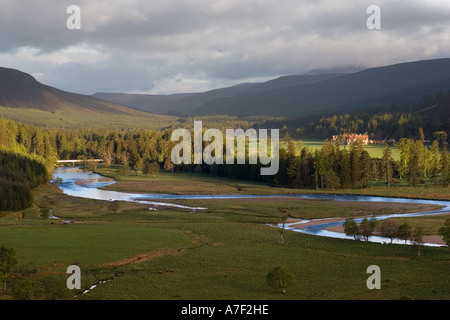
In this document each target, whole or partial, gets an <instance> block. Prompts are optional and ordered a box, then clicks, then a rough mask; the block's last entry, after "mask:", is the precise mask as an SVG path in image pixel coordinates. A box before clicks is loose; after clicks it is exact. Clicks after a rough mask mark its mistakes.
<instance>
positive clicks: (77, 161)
mask: <svg viewBox="0 0 450 320" xmlns="http://www.w3.org/2000/svg"><path fill="white" fill-rule="evenodd" d="M86 162H97V163H102V162H104V160H103V159H85V160H80V159H77V160H58V161H56V163H57V164H72V166H75V164H84V163H86Z"/></svg>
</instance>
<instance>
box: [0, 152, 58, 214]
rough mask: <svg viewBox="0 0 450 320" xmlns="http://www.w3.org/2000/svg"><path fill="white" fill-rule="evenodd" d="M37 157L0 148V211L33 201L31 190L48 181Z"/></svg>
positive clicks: (12, 209) (41, 162)
mask: <svg viewBox="0 0 450 320" xmlns="http://www.w3.org/2000/svg"><path fill="white" fill-rule="evenodd" d="M49 177H50V176H49V173H48V171H47V168H46V166H45V164H44V163H43V161H41V159H39V157H32V156H26V155H23V154H18V153H14V152H12V151H7V150H6V148H4V147H2V149H0V211H5V210H11V211H17V210H22V209H25V208H27V207H29V206H30V205H31V204H32V202H33V196H32V193H31V190H32V189H34V188H36V187H38V186H39V185H41V184H44V183H46V182H48V181H49Z"/></svg>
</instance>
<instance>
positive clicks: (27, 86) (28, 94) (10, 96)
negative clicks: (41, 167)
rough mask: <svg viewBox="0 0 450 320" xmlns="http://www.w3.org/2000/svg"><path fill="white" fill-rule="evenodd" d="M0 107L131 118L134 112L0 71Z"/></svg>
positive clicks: (0, 69) (6, 70) (13, 73)
mask: <svg viewBox="0 0 450 320" xmlns="http://www.w3.org/2000/svg"><path fill="white" fill-rule="evenodd" d="M0 106H1V107H8V108H20V109H38V110H41V111H47V112H55V111H58V110H60V111H65V112H67V113H73V114H82V113H101V114H105V113H106V114H114V115H131V114H134V113H135V112H136V111H137V110H133V109H131V108H129V107H125V106H122V105H118V104H115V103H111V102H108V101H104V100H100V99H96V98H93V97H90V96H86V95H81V94H76V93H71V92H66V91H62V90H59V89H56V88H53V87H50V86H47V85H44V84H42V83H40V82H39V81H37V80H36V79H35V78H34V77H32V76H31V75H29V74H27V73H24V72H22V71H19V70H15V69H9V68H1V67H0Z"/></svg>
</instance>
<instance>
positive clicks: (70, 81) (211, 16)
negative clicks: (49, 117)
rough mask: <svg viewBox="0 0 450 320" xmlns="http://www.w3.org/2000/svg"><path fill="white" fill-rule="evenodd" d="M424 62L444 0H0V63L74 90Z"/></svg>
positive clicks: (154, 89)
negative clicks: (75, 24) (72, 8)
mask: <svg viewBox="0 0 450 320" xmlns="http://www.w3.org/2000/svg"><path fill="white" fill-rule="evenodd" d="M71 5H76V6H78V8H79V9H80V14H79V16H78V15H76V13H75V12H73V11H69V13H68V11H67V9H68V8H69V6H71ZM371 5H376V6H378V8H379V9H380V12H379V16H378V15H376V13H375V12H374V11H370V12H369V13H368V12H367V9H368V8H369V6H371ZM77 17H79V18H80V19H79V20H74V19H76V18H77ZM378 18H379V19H378ZM368 20H369V21H370V22H372V23H375V22H376V23H378V24H379V25H380V27H381V29H372V28H371V29H369V28H368V25H367V22H368ZM68 21H69V25H72V24H71V23H73V22H76V21H79V27H80V28H79V29H73V28H69V27H68ZM436 58H450V1H449V0H426V1H424V0H420V1H419V0H395V1H394V0H327V1H325V0H314V1H312V0H145V1H144V0H124V1H119V0H90V1H87V0H57V1H55V0H39V1H37V0H34V1H31V0H0V66H1V67H6V68H13V69H18V70H21V71H23V72H26V73H29V74H31V75H33V76H34V77H35V78H36V79H37V80H38V81H40V82H42V83H44V84H47V85H51V86H54V87H56V88H59V89H62V90H66V91H71V92H77V93H82V94H93V93H96V92H125V93H148V94H172V93H185V92H203V91H208V90H212V89H216V88H220V87H226V86H231V85H236V84H240V83H245V82H262V81H267V80H270V79H274V78H277V77H279V76H283V75H292V74H304V73H307V72H309V71H311V70H318V69H319V70H336V69H337V70H339V69H342V68H348V67H351V68H355V67H356V68H371V67H377V66H384V65H391V64H396V63H402V62H410V61H417V60H427V59H436Z"/></svg>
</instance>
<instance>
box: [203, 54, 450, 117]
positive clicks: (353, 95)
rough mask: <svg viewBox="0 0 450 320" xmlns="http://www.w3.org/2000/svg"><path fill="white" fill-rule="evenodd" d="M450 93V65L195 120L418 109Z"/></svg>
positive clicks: (344, 81) (334, 81)
mask: <svg viewBox="0 0 450 320" xmlns="http://www.w3.org/2000/svg"><path fill="white" fill-rule="evenodd" d="M448 90H450V59H435V60H425V61H417V62H409V63H401V64H396V65H391V66H385V67H379V68H372V69H366V70H363V71H359V72H356V73H351V74H346V75H341V76H338V77H332V78H330V79H324V80H322V81H317V82H313V83H302V84H298V85H294V86H288V87H282V88H276V89H272V90H266V91H264V92H259V93H250V94H247V95H242V96H239V97H232V98H222V99H217V100H214V101H210V102H208V103H206V104H205V105H203V106H202V107H200V108H198V109H196V110H195V111H194V113H195V114H197V115H207V114H227V115H235V116H244V115H268V116H304V115H310V114H319V113H324V114H325V113H330V112H333V113H337V112H339V113H340V112H351V111H354V110H368V109H370V108H376V107H380V106H382V105H390V104H392V103H414V102H418V101H420V99H421V98H422V96H423V95H424V94H436V93H437V92H438V91H443V92H447V91H448Z"/></svg>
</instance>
